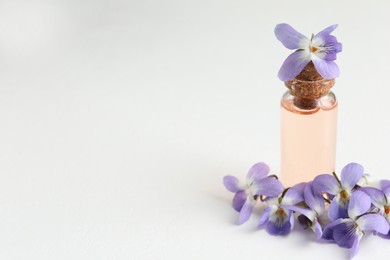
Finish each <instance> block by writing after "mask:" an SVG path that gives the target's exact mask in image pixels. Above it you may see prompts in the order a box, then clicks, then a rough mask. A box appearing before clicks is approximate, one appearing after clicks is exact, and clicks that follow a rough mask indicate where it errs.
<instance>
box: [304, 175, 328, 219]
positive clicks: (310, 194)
mask: <svg viewBox="0 0 390 260" xmlns="http://www.w3.org/2000/svg"><path fill="white" fill-rule="evenodd" d="M303 195H304V198H305V202H306V204H307V205H308V206H309V207H310V208H311V209H313V210H314V211H315V212H317V213H318V215H322V214H323V212H324V211H325V200H324V197H323V196H322V194H321V192H319V191H316V190H315V189H313V185H312V182H310V183H308V184H307V185H306V187H305V190H304V193H303Z"/></svg>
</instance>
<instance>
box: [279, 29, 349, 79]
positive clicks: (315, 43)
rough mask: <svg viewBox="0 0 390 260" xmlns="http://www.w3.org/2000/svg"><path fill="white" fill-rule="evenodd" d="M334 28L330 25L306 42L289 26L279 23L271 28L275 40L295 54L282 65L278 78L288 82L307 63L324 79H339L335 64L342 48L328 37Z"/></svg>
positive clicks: (305, 38) (333, 39) (332, 37)
mask: <svg viewBox="0 0 390 260" xmlns="http://www.w3.org/2000/svg"><path fill="white" fill-rule="evenodd" d="M336 27H337V25H332V26H329V27H327V28H325V29H324V30H322V31H320V32H319V33H317V34H316V35H314V34H312V36H311V37H310V39H309V38H307V37H306V36H304V35H303V34H301V33H300V32H298V31H296V30H295V29H294V28H292V27H291V26H290V25H288V24H286V23H281V24H278V25H276V27H275V36H276V38H277V39H278V40H279V41H280V42H281V43H282V44H283V45H284V46H285V47H286V48H288V49H290V50H295V52H293V53H292V54H290V55H289V56H288V57H287V59H286V60H285V61H284V63H283V65H282V67H281V68H280V70H279V73H278V77H279V79H280V80H282V81H288V80H292V79H293V78H295V77H296V76H298V74H300V73H301V72H302V70H304V68H305V67H306V66H307V65H310V64H311V63H312V64H313V65H314V67H315V69H316V71H317V72H318V73H319V75H320V76H321V77H322V78H324V79H333V78H336V77H338V76H339V73H340V70H339V67H338V66H337V64H336V63H335V62H334V60H336V55H337V53H339V52H341V51H342V44H341V43H340V42H338V41H337V39H336V37H335V36H333V35H330V34H331V33H332V32H333V31H334V30H335V29H336Z"/></svg>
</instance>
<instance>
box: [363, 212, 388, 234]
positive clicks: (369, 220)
mask: <svg viewBox="0 0 390 260" xmlns="http://www.w3.org/2000/svg"><path fill="white" fill-rule="evenodd" d="M356 223H357V224H358V225H359V228H360V229H362V230H365V231H376V232H378V233H381V234H387V233H388V232H389V223H388V222H387V220H386V219H385V218H384V217H383V216H381V215H379V214H367V215H364V216H361V217H360V218H358V220H356Z"/></svg>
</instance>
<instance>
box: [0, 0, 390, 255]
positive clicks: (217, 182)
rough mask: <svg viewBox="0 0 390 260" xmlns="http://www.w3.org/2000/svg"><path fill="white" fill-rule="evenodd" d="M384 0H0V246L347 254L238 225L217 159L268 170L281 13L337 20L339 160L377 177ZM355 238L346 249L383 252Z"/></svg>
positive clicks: (67, 251)
mask: <svg viewBox="0 0 390 260" xmlns="http://www.w3.org/2000/svg"><path fill="white" fill-rule="evenodd" d="M389 13H390V2H389V1H387V0H382V1H352V0H349V1H329V0H327V1H280V0H279V1H278V0H276V1H275V0H274V1H261V0H256V1H217V0H207V1H180V0H177V1H157V0H154V1H124V0H123V1H119V0H115V1H109V0H106V1H93V0H90V1H86V0H81V1H76V0H74V1H65V0H64V1H60V0H58V1H19V0H16V1H15V0H12V1H11V0H2V1H0V259H7V260H8V259H9V260H11V259H12V260H13V259H40V260H44V259H57V260H60V259H153V260H154V259H265V258H269V259H287V258H289V259H298V258H299V259H346V257H347V255H348V254H347V250H345V249H342V248H339V247H338V246H336V245H333V244H319V243H317V242H315V240H314V237H313V235H312V233H310V232H304V231H302V228H299V227H297V230H298V231H296V232H293V233H291V234H290V235H288V236H287V237H274V236H270V235H268V234H267V232H265V231H264V230H257V229H256V224H257V221H258V215H256V214H255V215H254V216H253V217H252V218H251V220H250V222H248V223H246V224H244V225H243V226H238V225H237V224H236V222H237V213H236V212H235V211H234V210H233V209H232V208H231V207H230V203H231V198H232V194H231V193H229V192H228V191H226V190H225V189H224V187H223V185H222V177H223V176H224V175H226V174H233V175H236V176H239V177H240V178H243V177H244V176H245V175H246V172H247V170H248V169H249V167H250V166H251V165H252V164H254V163H256V162H259V161H265V162H267V163H268V164H269V165H270V166H271V168H272V172H273V173H276V174H277V173H278V170H279V163H280V162H279V151H280V150H279V100H280V97H281V95H282V94H283V92H284V91H285V88H284V85H283V83H282V82H280V81H279V80H278V78H277V77H276V74H277V71H278V69H279V67H280V65H281V64H282V62H283V60H284V59H285V57H287V55H288V54H289V53H290V51H289V50H287V49H285V48H284V47H283V46H282V45H281V44H280V43H279V42H278V41H277V40H276V39H275V37H274V34H273V29H274V27H275V25H276V24H277V23H280V22H288V23H290V24H292V25H293V26H294V27H295V28H296V29H297V30H299V31H301V32H302V33H304V34H306V35H308V36H310V35H311V33H316V32H318V31H320V30H322V29H323V28H325V27H327V26H329V25H331V24H334V23H338V24H339V27H338V28H337V30H336V31H335V33H334V34H335V35H336V36H337V37H338V39H339V41H341V42H342V43H343V44H344V51H343V52H342V53H340V54H339V56H338V57H339V58H338V61H337V62H338V64H339V66H340V68H341V76H340V78H339V79H338V80H337V83H336V86H335V88H334V92H335V93H336V95H337V96H338V98H339V104H340V107H339V128H338V155H337V169H338V170H340V169H341V168H342V166H343V165H345V164H346V163H348V162H351V161H355V162H359V163H361V164H363V165H364V166H365V169H366V172H368V173H370V174H371V175H372V176H373V178H375V179H380V178H386V177H387V178H389V177H390V174H389V167H388V165H387V162H388V161H389V159H390V155H389V152H388V151H389V149H388V147H389V146H390V137H389V132H390V118H389V113H390V111H389V83H388V77H389V74H390V63H389V58H390V48H389V46H390V30H389V25H390V15H389ZM389 255H390V241H388V240H382V239H380V238H378V237H374V236H370V237H367V238H366V239H363V241H362V244H361V249H360V253H359V257H357V259H369V258H371V259H389Z"/></svg>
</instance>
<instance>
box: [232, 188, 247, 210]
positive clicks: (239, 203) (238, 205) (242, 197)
mask: <svg viewBox="0 0 390 260" xmlns="http://www.w3.org/2000/svg"><path fill="white" fill-rule="evenodd" d="M246 197H247V193H246V192H245V191H244V190H242V191H239V192H237V193H236V194H234V197H233V208H234V209H235V210H237V211H238V212H240V211H241V209H242V207H243V206H244V204H245V201H246Z"/></svg>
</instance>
